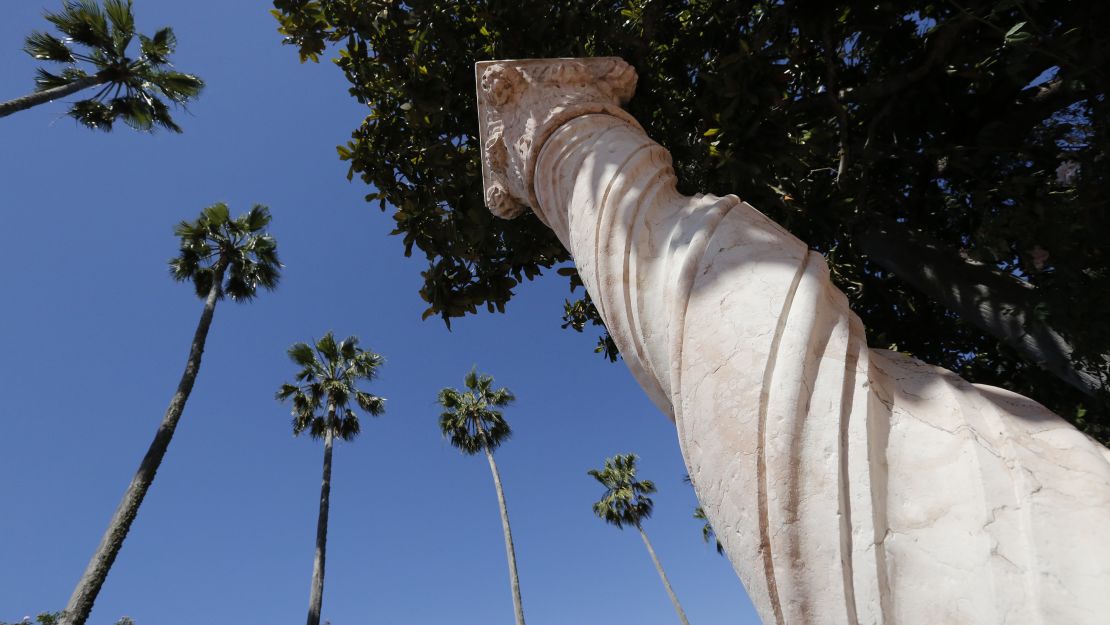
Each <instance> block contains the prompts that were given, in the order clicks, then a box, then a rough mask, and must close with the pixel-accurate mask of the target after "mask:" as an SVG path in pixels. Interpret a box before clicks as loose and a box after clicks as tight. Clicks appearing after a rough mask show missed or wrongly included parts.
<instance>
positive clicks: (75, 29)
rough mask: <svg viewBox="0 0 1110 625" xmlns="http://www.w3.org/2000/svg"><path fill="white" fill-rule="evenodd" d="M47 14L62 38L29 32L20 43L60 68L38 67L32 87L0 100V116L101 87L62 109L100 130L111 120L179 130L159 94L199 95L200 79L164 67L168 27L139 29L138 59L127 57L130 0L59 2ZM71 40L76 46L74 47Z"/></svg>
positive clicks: (178, 100) (181, 101)
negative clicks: (57, 70)
mask: <svg viewBox="0 0 1110 625" xmlns="http://www.w3.org/2000/svg"><path fill="white" fill-rule="evenodd" d="M46 19H47V21H49V22H50V23H52V24H54V26H55V27H56V28H57V29H58V30H59V31H60V32H61V33H62V35H64V37H62V38H59V37H56V36H54V35H51V34H49V33H44V32H38V31H36V32H33V33H31V34H30V35H29V36H28V37H27V40H26V42H25V44H24V46H23V49H24V50H25V51H26V52H27V54H30V55H31V56H33V57H35V58H36V59H40V60H43V61H53V62H55V63H63V64H65V65H66V67H65V69H63V70H62V71H61V73H58V74H55V73H52V72H48V71H46V70H45V69H42V68H39V69H38V76H37V77H36V78H35V91H34V93H31V94H30V95H26V96H23V97H21V98H16V99H14V100H11V101H9V102H3V103H0V117H5V116H7V115H11V114H12V113H15V112H17V111H22V110H24V109H28V108H31V107H32V106H36V105H39V104H43V103H45V102H50V101H52V100H56V99H58V98H63V97H65V96H68V95H70V94H73V93H77V92H78V91H84V90H85V89H88V88H90V87H100V89H99V90H98V91H97V92H96V93H95V94H94V95H93V97H91V98H88V99H85V100H79V101H78V102H77V103H75V104H74V105H73V106H72V107H70V109H69V115H70V116H72V117H73V118H74V119H76V120H77V121H79V122H81V123H82V124H84V125H85V126H88V127H89V128H99V129H101V130H111V129H112V123H113V122H114V121H115V120H117V119H122V120H123V121H124V123H126V124H127V125H129V126H131V127H133V128H135V129H138V130H145V131H150V130H152V129H153V128H154V126H155V124H157V125H159V126H162V127H163V128H166V129H168V130H172V131H174V132H181V128H180V127H179V126H178V125H177V124H176V123H174V121H173V117H172V116H171V115H170V109H169V107H168V106H167V105H166V103H165V102H163V101H162V98H163V97H164V98H166V99H167V100H169V101H170V102H172V103H173V104H174V105H176V106H179V107H184V105H185V104H186V103H187V102H188V101H189V100H192V99H194V98H196V97H197V96H198V95H199V94H200V91H201V89H202V88H203V87H204V81H202V80H201V79H200V78H198V77H196V76H194V75H192V74H183V73H181V72H177V71H174V70H172V69H170V67H171V65H170V60H169V57H170V55H171V54H173V51H174V47H175V46H176V45H177V39H176V38H175V37H174V35H173V30H172V29H170V28H163V29H161V30H159V31H158V32H156V33H154V36H153V37H146V36H144V35H138V38H139V50H138V57H137V58H134V59H132V58H131V57H129V56H128V55H127V48H128V47H129V46H130V45H131V42H132V41H133V40H134V39H135V36H136V33H135V17H134V15H132V13H131V0H126V1H125V0H104V7H103V8H101V7H100V6H98V5H97V3H96V2H94V1H93V0H66V1H65V3H64V4H63V5H62V10H61V11H60V12H58V13H46ZM72 44H78V45H80V46H83V49H81V50H75V49H74V48H73V47H72ZM78 62H84V63H88V64H89V65H91V66H92V67H91V68H89V70H88V71H86V70H85V69H81V68H79V67H77V63H78Z"/></svg>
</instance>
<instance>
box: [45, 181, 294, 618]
mask: <svg viewBox="0 0 1110 625" xmlns="http://www.w3.org/2000/svg"><path fill="white" fill-rule="evenodd" d="M269 223H270V211H269V209H267V208H266V207H265V206H262V205H259V204H256V205H255V206H254V207H253V208H251V209H250V210H249V211H248V212H246V213H245V214H243V215H240V216H239V217H238V218H236V219H231V217H230V216H229V214H228V209H227V205H226V204H222V203H219V204H213V205H212V206H209V207H208V208H205V209H204V210H203V211H201V214H200V217H199V218H198V219H197V220H196V221H193V222H186V221H182V222H181V223H180V224H178V225H177V227H176V228H174V234H176V235H177V236H178V238H180V239H181V253H180V255H179V256H177V257H175V258H173V259H171V260H170V274H171V275H172V276H173V278H174V279H175V280H178V281H181V282H184V281H190V282H192V283H193V286H194V287H195V288H196V292H197V296H198V297H202V298H204V308H203V309H202V310H201V313H200V321H199V322H198V323H197V329H196V332H195V333H194V335H193V342H192V345H190V346H189V358H188V360H186V362H185V371H184V372H183V373H182V374H181V381H180V382H178V384H177V392H176V393H174V395H173V399H171V400H170V405H169V407H168V408H166V414H165V416H164V417H162V423H161V425H159V426H158V432H157V433H156V434H155V435H154V440H153V441H152V442H151V443H150V448H149V449H147V452H146V456H144V457H143V460H142V463H140V464H139V470H138V471H137V472H136V473H135V476H134V477H133V478H131V484H130V485H129V486H128V487H127V491H126V492H124V494H123V499H122V500H121V501H120V502H119V507H117V508H116V512H115V514H114V515H113V516H112V520H111V522H110V523H109V524H108V530H107V531H105V532H104V537H103V538H101V539H100V546H99V547H97V549H96V553H94V554H93V557H92V560H90V561H89V565H88V567H87V568H86V569H85V574H84V575H83V576H82V577H81V580H80V581H78V582H77V587H76V588H75V589H74V590H73V595H72V596H71V597H70V599H69V604H68V605H66V609H65V611H64V614H63V616H62V623H63V625H83V623H84V622H85V620H86V619H87V618H88V617H89V612H90V611H91V610H92V606H93V602H94V601H96V596H97V594H98V593H99V592H100V587H101V586H103V585H104V580H105V579H106V578H107V577H108V570H109V569H110V568H111V567H112V563H113V562H114V561H115V559H116V556H117V555H118V554H119V550H120V548H121V547H122V546H123V540H124V539H125V538H126V537H127V532H128V531H129V530H130V529H131V523H132V522H133V521H134V520H135V515H137V514H138V512H139V506H140V505H141V504H142V502H143V497H145V496H146V492H147V489H149V488H150V484H151V483H152V482H153V481H154V474H155V473H157V471H158V467H159V465H161V464H162V458H163V457H164V456H165V455H166V450H167V449H168V448H169V446H170V439H172V438H173V433H174V430H175V429H176V428H177V422H178V420H179V419H180V418H181V413H182V411H183V410H184V409H185V402H186V401H188V400H189V393H190V392H192V390H193V383H194V382H195V381H196V379H197V373H198V372H199V371H200V359H201V355H202V354H203V353H204V342H205V340H206V339H207V338H208V328H209V327H210V326H211V325H212V315H213V313H214V312H215V310H216V302H218V301H219V300H220V299H222V298H224V297H225V296H226V297H230V298H231V299H232V300H235V301H239V302H245V301H250V300H251V299H253V298H254V296H255V294H256V293H257V291H258V289H259V287H261V288H264V289H273V288H274V287H276V286H277V282H278V276H279V271H280V269H281V263H280V262H278V257H277V244H276V243H275V242H274V239H273V237H271V236H270V235H269V234H267V233H266V232H265V228H266V226H267V225H269Z"/></svg>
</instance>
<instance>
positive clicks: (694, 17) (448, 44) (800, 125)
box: [274, 0, 1110, 441]
mask: <svg viewBox="0 0 1110 625" xmlns="http://www.w3.org/2000/svg"><path fill="white" fill-rule="evenodd" d="M274 6H275V8H276V11H275V12H274V13H275V15H276V16H277V18H278V20H279V22H280V30H281V32H282V33H283V34H284V35H285V38H286V39H285V40H286V42H287V43H290V44H293V45H295V46H297V47H298V48H299V50H300V54H301V58H302V60H305V59H311V60H316V59H317V58H318V57H319V55H320V54H322V53H324V51H325V49H326V47H327V46H328V45H332V44H334V45H336V48H337V51H338V56H337V58H336V59H335V62H336V63H337V65H338V67H339V68H340V69H341V70H342V71H343V72H344V73H345V75H346V76H347V79H348V80H349V82H350V93H351V95H352V96H353V97H355V98H357V99H358V100H359V101H360V102H362V103H364V104H366V105H367V107H368V108H369V114H368V116H367V117H366V119H365V120H364V122H363V123H362V125H361V126H360V127H359V128H357V129H356V130H355V131H354V132H353V135H352V139H351V141H350V142H349V143H347V144H346V145H344V146H340V147H339V148H338V151H339V156H340V158H341V159H343V160H345V161H347V162H349V163H350V170H349V176H355V175H358V176H360V177H361V178H362V180H363V181H364V182H365V183H367V184H369V185H371V186H373V187H374V192H373V193H371V194H370V195H368V196H367V200H368V201H371V202H377V203H378V204H379V206H381V207H382V208H383V209H384V208H386V207H387V206H388V207H389V208H390V211H391V213H392V215H393V218H394V220H395V222H396V229H395V231H394V232H395V233H396V234H399V235H401V236H402V237H403V245H404V251H405V253H406V254H411V253H412V252H413V250H414V249H417V250H419V251H420V252H422V253H423V254H424V257H425V258H426V259H427V262H428V268H427V270H426V271H425V272H424V284H423V286H422V288H421V291H420V293H421V296H422V297H423V298H424V299H425V300H426V301H427V302H428V309H427V311H426V313H425V315H426V316H428V315H439V316H441V317H442V318H443V319H444V320H450V319H451V318H452V317H457V316H460V315H463V314H467V313H471V312H475V311H476V310H477V309H478V307H479V306H485V307H486V308H487V309H489V310H503V309H504V307H505V304H506V303H507V302H508V300H509V299H510V298H511V296H512V293H513V289H514V288H516V286H517V285H518V284H519V283H520V282H521V281H523V280H525V279H531V278H533V277H534V276H536V275H538V274H540V273H541V272H542V271H543V270H544V269H548V268H551V267H554V266H556V265H559V264H561V263H565V262H566V261H567V260H568V259H569V257H568V254H567V252H566V251H565V250H564V249H563V248H562V247H561V245H560V244H559V243H558V242H557V241H556V240H555V238H554V237H553V236H552V234H551V233H550V232H549V231H548V230H547V229H546V228H545V227H543V226H542V225H541V224H540V223H539V222H538V221H537V220H536V219H535V218H534V217H532V216H531V215H526V216H525V217H522V218H520V219H517V220H514V221H500V220H498V219H496V218H494V217H492V216H491V215H490V213H489V212H488V211H487V210H486V209H485V207H484V206H483V205H482V193H481V183H480V168H479V160H478V152H479V150H478V148H479V145H478V139H477V116H476V112H475V107H474V100H475V93H474V90H475V87H474V82H473V81H474V79H473V63H474V62H475V61H478V60H485V59H502V58H530V57H559V56H569V57H574V56H595V55H616V56H621V57H623V58H625V59H626V60H628V61H629V62H631V63H632V64H633V65H634V66H635V68H636V70H637V72H638V73H639V77H640V79H639V86H638V88H637V91H636V96H635V98H634V99H633V101H632V102H631V104H630V107H629V108H630V110H631V112H632V113H633V114H634V115H635V116H636V118H637V119H638V120H640V122H641V123H643V125H644V126H645V128H646V129H647V131H648V134H649V135H651V136H652V137H654V138H656V139H657V140H659V141H660V142H661V143H662V144H663V145H664V146H665V147H666V148H668V149H669V150H670V151H671V153H672V155H673V156H674V165H675V169H676V171H677V173H678V177H679V180H680V184H681V185H682V190H683V191H684V192H687V193H692V192H698V191H702V192H706V191H707V192H714V193H718V194H723V193H737V194H739V195H741V196H742V197H743V198H744V199H745V200H747V201H749V202H751V203H752V204H753V205H754V206H756V207H757V208H759V209H760V210H761V211H763V212H765V213H766V214H768V215H769V216H770V217H772V218H773V219H775V220H776V221H778V222H779V223H781V224H783V225H784V226H786V227H787V228H788V229H789V230H790V231H791V232H793V233H794V234H796V235H797V236H798V237H799V238H801V239H802V240H804V241H806V242H807V243H808V244H809V245H811V246H812V247H813V248H815V249H816V250H818V251H820V252H821V253H823V254H825V256H826V258H827V259H828V261H829V264H830V268H831V270H832V275H833V279H834V280H835V281H836V283H837V285H838V286H839V287H840V288H841V289H842V290H843V291H844V292H845V293H846V294H847V295H848V297H849V299H850V302H851V305H852V308H853V310H855V311H856V312H857V313H859V315H860V316H861V317H862V318H863V321H864V323H865V324H866V325H867V327H868V331H869V340H870V342H871V344H872V345H874V346H878V347H888V346H889V347H891V348H893V349H897V350H899V351H902V352H907V353H910V354H912V355H913V356H916V357H918V358H921V359H922V360H925V361H927V362H930V363H932V364H937V365H941V366H943V367H947V368H950V369H953V370H955V371H957V372H959V373H961V374H962V375H964V376H965V377H967V378H968V379H970V380H972V381H975V382H981V383H987V384H996V385H1000V386H1005V387H1007V388H1010V389H1013V390H1015V391H1018V392H1021V393H1023V394H1027V395H1029V396H1031V397H1033V398H1035V399H1037V400H1039V401H1041V402H1043V403H1045V404H1046V405H1048V406H1049V407H1050V408H1052V409H1053V410H1055V411H1057V412H1059V413H1060V414H1061V415H1062V416H1064V417H1065V418H1068V419H1071V420H1072V421H1073V422H1075V423H1077V424H1078V425H1079V426H1080V427H1082V428H1084V429H1085V430H1086V431H1088V432H1089V433H1091V434H1093V435H1095V436H1096V437H1099V438H1100V439H1101V440H1104V441H1105V440H1107V439H1108V437H1110V427H1108V426H1110V415H1108V413H1107V410H1106V409H1105V408H1103V407H1101V405H1100V402H1099V401H1098V400H1092V399H1091V398H1089V397H1086V396H1084V395H1083V394H1081V393H1080V392H1079V391H1076V390H1074V389H1073V388H1071V387H1069V386H1067V385H1065V384H1063V383H1061V382H1059V381H1058V380H1057V379H1056V378H1055V377H1054V376H1053V375H1051V374H1048V373H1046V372H1045V371H1044V370H1042V369H1041V368H1040V367H1039V366H1037V364H1035V363H1036V362H1037V361H1038V360H1039V359H1038V357H1037V355H1036V354H1034V355H1032V356H1030V355H1029V354H1019V353H1018V352H1016V351H1014V350H1013V349H1011V348H1010V347H1008V346H1006V345H1003V344H1002V343H1000V341H999V339H998V338H996V337H995V336H988V335H987V334H985V333H984V331H983V330H981V329H980V328H979V327H976V326H974V325H972V324H971V323H969V321H968V319H967V318H966V317H964V316H961V314H957V313H956V312H953V311H952V310H948V309H946V308H944V307H943V306H942V305H940V304H939V303H938V299H935V297H936V295H935V293H934V294H933V295H932V296H929V295H926V294H925V293H923V292H921V291H918V290H915V289H914V288H913V287H911V286H909V283H908V282H907V281H906V278H900V277H898V276H897V275H895V274H894V273H892V271H893V270H891V269H889V268H885V267H889V266H890V263H889V262H887V261H888V260H889V259H884V258H881V257H880V256H879V255H878V252H876V251H874V250H872V249H870V248H865V247H864V246H863V244H862V241H865V240H866V237H865V236H863V235H866V234H868V233H873V232H874V231H875V230H876V228H880V227H881V228H884V229H886V231H895V230H896V231H899V232H902V233H905V234H907V235H910V234H912V235H915V236H916V235H922V237H919V240H925V239H927V240H928V241H930V243H929V244H930V245H935V246H937V248H938V249H940V250H942V251H943V252H944V253H945V254H947V255H948V257H950V258H951V259H954V260H955V261H957V262H956V263H955V265H956V267H957V269H956V271H955V273H953V274H950V275H946V276H943V277H941V278H939V279H938V280H937V282H939V284H937V285H934V286H936V287H937V288H941V289H943V288H946V287H947V288H958V287H963V286H969V285H970V286H974V285H976V284H978V282H977V281H978V278H976V277H974V276H975V274H974V272H973V271H972V268H974V267H988V268H991V269H997V270H998V271H997V272H996V273H997V274H998V276H999V277H1001V278H1003V279H1007V278H1016V279H1019V280H1020V281H1021V282H1023V283H1024V284H1025V285H1026V286H1032V287H1034V288H1032V289H1026V290H1025V291H1024V292H1027V293H1028V295H1027V297H1025V298H1024V301H1023V303H1022V304H1021V307H1022V308H1023V311H1024V312H1025V317H1026V318H1028V319H1035V320H1037V321H1038V322H1043V323H1047V324H1049V325H1050V326H1051V327H1052V328H1053V329H1055V331H1057V332H1058V333H1059V335H1061V336H1062V337H1063V338H1065V339H1066V340H1067V341H1068V342H1070V344H1071V345H1072V346H1075V351H1074V353H1071V355H1070V357H1069V358H1068V359H1069V360H1070V361H1071V365H1072V366H1074V367H1076V368H1082V369H1083V370H1086V371H1090V372H1093V373H1094V374H1095V376H1096V379H1101V380H1103V386H1105V380H1106V379H1107V375H1108V373H1110V361H1108V360H1107V359H1106V358H1105V356H1104V355H1105V354H1108V353H1110V319H1108V315H1110V314H1108V313H1107V311H1108V310H1110V254H1108V253H1107V250H1110V247H1108V246H1107V245H1106V242H1105V233H1106V232H1108V231H1110V209H1108V205H1110V191H1108V183H1107V174H1108V173H1110V168H1108V167H1106V158H1107V156H1106V146H1107V145H1110V142H1108V139H1110V123H1108V122H1110V115H1108V113H1110V101H1107V98H1106V94H1107V91H1108V87H1110V70H1107V68H1108V67H1110V39H1108V38H1107V37H1106V36H1105V31H1106V25H1107V24H1110V3H1107V2H1090V1H1088V0H1056V1H1053V2H1046V1H1043V0H1006V1H1004V2H996V1H993V0H992V1H987V0H968V1H967V2H939V1H927V0H913V1H911V2H862V1H858V0H851V1H843V0H842V1H837V2H816V1H801V2H778V1H771V0H766V1H757V0H747V1H713V0H692V1H685V2H680V1H677V0H671V1H652V2H648V1H646V0H624V1H600V0H599V1H590V2H577V1H575V2H566V1H556V2H552V1H549V0H543V1H538V0H513V1H512V2H507V1H503V0H479V1H476V2H442V1H429V0H417V1H413V2H403V3H402V2H399V1H384V0H377V1H373V0H275V2H274ZM884 263H886V264H884ZM961 266H962V267H964V268H965V269H967V271H962V270H960V267H961ZM561 273H567V274H569V275H570V276H571V280H572V285H573V284H574V282H573V280H574V274H573V270H570V269H568V270H566V271H565V272H561ZM988 286H989V285H988ZM992 288H993V287H992ZM992 298H993V295H992V294H991V292H990V289H988V293H987V295H986V296H985V297H984V301H983V302H982V305H983V306H984V307H986V309H987V310H988V312H989V314H990V315H994V316H1006V315H1008V314H1010V312H1012V311H1011V310H1010V309H1011V308H1012V304H1011V303H1009V300H1006V299H1004V298H1000V299H997V300H993V299H992ZM564 313H565V319H564V320H565V326H566V327H570V328H573V329H575V330H582V329H583V328H584V327H586V326H588V325H591V324H597V323H600V319H599V318H598V316H597V312H596V310H595V309H594V307H593V306H592V305H591V304H590V303H589V301H588V300H585V299H583V300H579V301H577V302H568V303H567V306H566V310H565V311H564ZM1021 332H1022V330H1021V328H1018V330H1017V334H1019V335H1020V334H1021ZM599 347H600V349H599V351H601V352H603V353H606V354H609V355H613V354H614V353H615V352H614V350H613V348H612V345H611V343H610V342H609V341H608V340H607V337H603V338H602V341H601V343H600V346H599Z"/></svg>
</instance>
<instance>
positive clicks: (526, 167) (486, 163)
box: [474, 56, 639, 219]
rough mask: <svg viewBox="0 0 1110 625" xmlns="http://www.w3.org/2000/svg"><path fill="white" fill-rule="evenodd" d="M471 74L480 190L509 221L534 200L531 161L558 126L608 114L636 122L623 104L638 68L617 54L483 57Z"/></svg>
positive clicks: (634, 87)
mask: <svg viewBox="0 0 1110 625" xmlns="http://www.w3.org/2000/svg"><path fill="white" fill-rule="evenodd" d="M474 78H475V82H476V83H477V90H478V129H479V137H480V140H481V145H482V187H483V189H482V191H483V194H484V197H485V201H486V206H487V207H489V209H490V211H492V212H493V214H494V215H497V216H498V217H503V218H505V219H512V218H513V217H516V216H517V215H519V214H520V213H521V212H523V210H524V207H525V206H531V207H535V206H536V193H535V188H534V186H533V175H534V173H535V169H536V159H537V157H538V156H539V152H540V149H541V148H542V147H543V143H544V141H545V140H546V139H547V137H548V136H549V135H550V134H551V133H552V132H553V131H554V130H555V129H556V128H558V127H559V126H561V125H562V124H564V123H566V122H567V121H569V120H570V119H573V118H575V117H578V116H580V115H587V114H590V113H605V114H608V115H613V116H616V117H619V118H621V119H623V120H625V121H627V122H629V123H631V124H632V125H634V126H636V127H637V128H638V127H639V124H637V123H636V120H635V119H633V118H632V116H631V115H629V114H628V113H627V112H625V111H624V110H623V109H622V108H621V105H622V104H624V103H626V102H628V100H629V99H630V98H631V97H632V93H633V91H635V89H636V70H634V69H632V66H631V65H629V64H628V63H626V62H625V61H624V60H623V59H620V58H617V57H612V56H610V57H596V58H579V59H524V60H502V61H481V62H478V63H476V64H475V65H474Z"/></svg>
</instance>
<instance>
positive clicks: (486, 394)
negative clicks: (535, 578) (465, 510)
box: [437, 369, 524, 625]
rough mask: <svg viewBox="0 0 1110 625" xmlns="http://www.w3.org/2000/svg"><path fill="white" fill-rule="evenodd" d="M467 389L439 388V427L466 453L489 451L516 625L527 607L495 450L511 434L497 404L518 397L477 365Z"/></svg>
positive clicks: (522, 620)
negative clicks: (521, 590)
mask: <svg viewBox="0 0 1110 625" xmlns="http://www.w3.org/2000/svg"><path fill="white" fill-rule="evenodd" d="M464 381H465V383H466V388H467V389H468V390H467V391H466V392H460V391H458V390H456V389H453V388H445V389H443V390H441V391H440V392H439V396H438V398H437V399H438V401H439V405H440V406H442V407H443V412H442V413H441V414H440V416H439V429H440V431H441V432H443V436H444V437H445V438H448V439H450V440H451V444H452V445H454V446H455V447H456V448H457V449H458V450H459V451H461V452H463V453H464V454H466V455H468V456H469V455H474V454H477V453H478V452H484V453H485V454H486V460H488V461H489V470H490V473H492V474H493V488H494V490H496V491H497V506H498V509H499V510H500V511H501V529H502V531H503V532H504V534H505V555H506V557H507V558H508V560H509V589H510V591H511V592H512V595H513V613H514V614H515V615H516V625H524V608H523V606H522V605H521V601H520V578H519V576H518V575H517V570H516V549H514V548H513V532H512V529H510V527H509V509H508V507H506V505H505V491H504V489H502V488H501V473H500V472H499V471H498V470H497V462H496V461H495V460H494V459H493V452H494V450H496V449H497V448H498V447H500V446H501V444H502V443H504V442H505V441H507V440H508V439H509V437H510V436H511V435H512V433H513V432H512V428H510V427H509V424H508V422H507V421H505V417H504V415H502V414H501V411H500V410H498V408H504V407H505V406H508V405H509V404H511V403H512V402H513V401H514V400H515V399H516V398H515V397H513V394H512V392H510V391H509V389H507V388H496V389H495V388H493V377H492V376H488V375H479V374H478V372H477V371H476V370H475V369H471V370H470V373H467V374H466V379H465V380H464Z"/></svg>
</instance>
